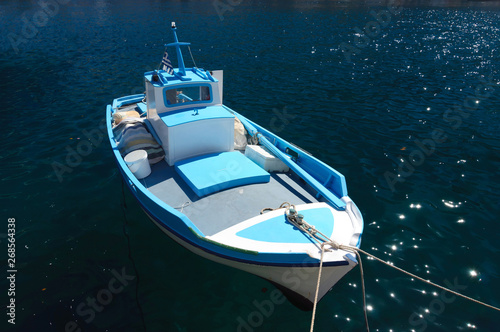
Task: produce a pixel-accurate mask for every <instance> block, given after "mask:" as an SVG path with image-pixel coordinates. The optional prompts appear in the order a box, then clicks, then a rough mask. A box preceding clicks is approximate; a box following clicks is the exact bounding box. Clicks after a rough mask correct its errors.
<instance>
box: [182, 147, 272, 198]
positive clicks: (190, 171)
mask: <svg viewBox="0 0 500 332" xmlns="http://www.w3.org/2000/svg"><path fill="white" fill-rule="evenodd" d="M175 170H176V171H177V173H178V174H179V175H180V176H181V177H182V179H184V181H186V183H187V184H188V185H189V187H190V188H191V189H192V190H193V191H194V192H195V193H196V195H198V197H203V196H207V195H210V194H212V193H214V192H217V191H221V190H224V189H228V188H233V187H238V186H243V185H248V184H254V183H267V182H269V180H270V175H269V173H268V172H266V171H265V170H264V169H262V168H261V167H259V166H258V165H257V164H255V163H254V162H253V161H251V160H250V159H248V158H247V157H245V155H243V154H242V153H241V152H238V151H232V152H221V153H214V154H208V155H204V156H198V157H194V158H190V159H185V160H181V161H179V162H177V163H175Z"/></svg>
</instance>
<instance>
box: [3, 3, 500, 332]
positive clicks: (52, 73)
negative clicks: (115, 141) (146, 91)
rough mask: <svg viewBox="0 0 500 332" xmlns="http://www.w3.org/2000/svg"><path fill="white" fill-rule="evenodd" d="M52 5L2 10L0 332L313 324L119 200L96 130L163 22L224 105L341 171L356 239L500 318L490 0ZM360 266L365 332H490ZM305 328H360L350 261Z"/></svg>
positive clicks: (498, 6)
mask: <svg viewBox="0 0 500 332" xmlns="http://www.w3.org/2000/svg"><path fill="white" fill-rule="evenodd" d="M58 1H59V2H56V1H55V0H42V1H13V0H6V1H2V2H1V3H0V18H1V19H0V26H1V31H2V33H1V37H0V39H1V46H0V47H1V51H0V77H1V80H0V94H1V97H2V98H1V100H2V103H1V105H2V109H1V111H0V117H1V127H2V130H1V131H2V135H1V136H0V140H1V144H0V169H1V173H0V180H1V198H2V200H1V202H2V205H1V212H2V213H1V218H2V221H1V225H2V229H1V230H0V241H1V242H0V243H1V245H0V251H1V262H2V264H1V267H0V269H1V270H2V273H1V275H3V276H5V277H2V280H1V282H0V293H1V294H2V295H1V304H2V306H4V308H5V307H6V306H7V305H8V304H9V303H10V302H9V301H10V299H11V298H14V299H15V325H12V324H10V323H8V319H10V317H9V316H8V315H7V313H9V312H10V309H8V310H6V311H5V312H4V313H3V314H2V317H1V319H0V320H1V323H0V324H1V326H2V327H1V330H2V331H80V330H81V331H245V332H248V331H308V330H309V326H310V318H311V313H308V312H302V311H300V310H298V309H296V308H295V307H293V306H292V305H291V304H289V303H288V302H285V303H280V304H275V303H273V302H271V300H272V295H271V294H272V291H273V289H274V288H273V286H272V285H270V284H269V283H268V282H266V281H264V280H262V279H260V278H258V277H255V276H252V275H249V274H246V273H244V272H241V271H237V270H234V269H231V268H228V267H225V266H221V265H218V264H216V263H213V262H211V261H207V260H204V259H202V258H200V257H198V256H196V255H194V254H192V253H190V252H188V251H187V250H185V249H183V248H182V247H180V246H179V245H177V244H176V243H174V242H173V241H172V240H170V239H169V238H168V237H167V236H165V235H164V234H163V233H161V231H159V230H158V229H157V228H156V226H154V225H153V224H152V223H151V222H150V221H149V219H148V218H147V217H146V215H145V214H144V213H143V212H142V210H141V209H140V208H139V206H138V204H136V203H135V201H134V199H133V197H132V195H131V194H130V193H129V192H128V191H127V190H126V189H125V190H123V187H122V182H121V179H120V176H119V173H118V171H117V168H116V166H115V163H114V161H113V157H112V155H111V149H110V147H109V144H108V142H107V141H106V140H105V139H104V138H103V131H102V130H101V129H99V126H100V123H101V122H102V120H103V118H104V112H105V106H106V104H108V103H110V102H111V101H112V99H113V98H116V97H119V96H124V95H128V94H133V93H141V92H143V79H142V74H143V73H144V72H145V71H148V70H151V69H155V68H157V66H158V64H159V62H160V61H161V57H162V54H163V45H164V44H165V43H166V42H171V41H172V39H171V32H170V30H169V23H170V21H176V22H177V25H178V27H179V31H178V33H179V36H180V39H181V40H183V41H190V42H192V47H191V50H192V53H193V56H194V58H195V61H196V63H197V65H198V67H204V68H207V69H223V70H224V76H225V77H224V83H225V86H224V94H225V103H226V104H227V105H228V106H230V107H232V108H234V109H235V110H237V111H238V112H241V113H242V114H244V115H245V116H247V117H248V118H250V119H252V120H254V121H256V122H258V123H260V124H262V125H264V126H266V127H268V128H269V129H272V130H274V131H275V132H277V133H278V134H279V135H280V136H282V137H283V138H285V139H287V140H289V141H292V142H294V143H295V144H298V145H300V146H301V147H303V148H304V149H306V150H308V151H310V152H311V153H313V154H314V155H315V156H316V157H318V158H320V159H322V160H323V161H325V162H326V163H328V164H329V165H331V166H333V167H334V168H336V169H337V170H339V171H340V172H341V173H343V174H344V175H345V177H346V179H347V185H348V190H349V194H350V196H351V198H352V199H353V200H354V201H355V202H356V203H357V205H358V206H359V208H360V209H361V211H362V213H363V215H364V219H365V231H364V235H363V241H362V248H364V249H365V250H367V251H370V252H372V253H374V254H376V255H378V256H380V257H381V258H382V259H384V260H388V261H390V262H392V263H394V264H395V265H397V266H400V267H402V268H405V269H407V270H409V271H410V272H413V273H416V274H418V275H421V276H423V277H425V278H428V279H430V280H432V281H435V282H437V283H439V284H443V285H447V286H451V287H453V288H454V289H455V290H458V291H460V292H463V293H465V294H467V295H469V296H472V297H474V298H477V299H480V300H481V301H484V302H487V303H490V304H492V305H495V306H500V244H499V233H500V224H499V216H500V203H499V202H500V194H499V178H500V171H499V169H500V139H499V129H500V128H499V123H500V83H499V82H500V51H499V50H500V3H499V2H498V1H487V2H476V1H461V2H460V1H458V2H456V1H444V0H437V1H405V0H400V1H399V2H397V1H396V2H383V1H380V2H377V1H305V0H304V1H300V0H296V1H284V0H282V1H251V0H239V1H236V0H234V1H230V0H220V1H218V0H217V1H130V0H129V1H118V0H109V1H106V0H95V1H90V0H87V1H77V0H58ZM189 58H190V57H189V56H187V59H189ZM188 62H189V61H188ZM189 65H191V64H189ZM9 218H14V219H15V221H14V222H12V223H10V224H14V225H15V231H16V232H15V241H16V242H15V245H16V246H15V266H14V268H15V269H16V270H17V273H15V283H14V284H15V286H14V288H15V295H13V296H9V295H8V292H9V288H10V287H11V286H12V284H11V282H10V281H11V280H8V279H7V278H6V277H7V276H9V275H10V274H11V273H7V270H9V269H11V268H9V266H8V265H7V264H8V262H10V261H8V260H7V259H8V249H7V245H8V243H9V242H8V240H9V238H10V237H9V236H8V235H7V234H8V231H7V229H8V227H9V226H8V224H9V220H12V219H9ZM11 227H12V226H11ZM364 268H365V278H366V288H367V303H368V305H369V312H368V315H369V321H370V326H371V329H372V330H373V331H410V330H412V329H413V330H415V331H424V330H425V331H456V330H460V331H469V330H477V331H498V321H499V320H500V314H499V312H496V311H493V310H491V309H488V308H484V307H481V306H479V305H477V304H473V303H470V302H468V301H466V300H463V299H459V298H456V297H454V296H453V295H449V294H442V292H441V291H440V290H438V289H435V288H433V287H431V286H428V285H426V284H423V283H421V282H420V281H417V280H411V278H409V277H407V276H405V275H403V274H401V273H400V272H398V271H395V270H392V269H390V268H388V267H386V266H383V265H381V264H380V263H378V262H376V261H374V260H366V259H365V260H364ZM96 299H98V300H96ZM93 301H94V302H93ZM315 325H316V329H315V330H316V331H359V330H362V329H363V326H364V320H363V313H362V297H361V287H360V276H359V269H358V268H356V269H355V270H353V271H351V272H350V273H349V274H348V275H347V276H346V277H345V278H344V279H343V280H341V281H340V282H339V283H338V284H337V285H336V286H335V287H334V288H333V290H332V291H331V292H330V293H329V294H328V295H327V296H326V297H325V298H324V299H323V300H322V301H321V302H320V303H319V306H318V312H317V318H316V324H315Z"/></svg>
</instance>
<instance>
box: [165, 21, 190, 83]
mask: <svg viewBox="0 0 500 332" xmlns="http://www.w3.org/2000/svg"><path fill="white" fill-rule="evenodd" d="M171 26H172V32H173V33H174V40H175V43H170V44H167V45H165V46H167V47H168V46H174V47H175V51H176V52H177V62H178V63H177V65H178V67H179V75H180V76H186V67H185V66H184V59H183V57H182V51H181V46H188V45H191V43H184V42H179V39H177V33H176V32H175V31H176V30H177V27H176V25H175V22H172V25H171Z"/></svg>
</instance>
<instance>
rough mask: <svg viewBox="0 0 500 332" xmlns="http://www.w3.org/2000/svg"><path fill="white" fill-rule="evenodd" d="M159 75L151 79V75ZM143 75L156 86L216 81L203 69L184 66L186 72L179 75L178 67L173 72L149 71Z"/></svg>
mask: <svg viewBox="0 0 500 332" xmlns="http://www.w3.org/2000/svg"><path fill="white" fill-rule="evenodd" d="M155 75H156V76H159V78H158V79H153V76H155ZM144 77H145V78H146V79H147V80H148V81H150V82H151V83H152V84H153V85H154V86H156V87H166V86H169V85H173V84H179V83H187V84H192V83H212V82H218V81H217V79H216V78H214V77H212V76H211V75H210V74H208V75H207V74H206V72H205V71H204V70H203V69H200V68H196V67H194V68H186V74H185V75H183V76H181V75H180V73H179V70H178V68H175V69H174V74H173V75H171V74H168V73H167V72H166V71H163V70H159V71H149V72H146V73H144Z"/></svg>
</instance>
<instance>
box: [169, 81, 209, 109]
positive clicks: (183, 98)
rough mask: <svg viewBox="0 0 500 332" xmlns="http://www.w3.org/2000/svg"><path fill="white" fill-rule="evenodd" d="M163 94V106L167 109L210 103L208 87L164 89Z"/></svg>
mask: <svg viewBox="0 0 500 332" xmlns="http://www.w3.org/2000/svg"><path fill="white" fill-rule="evenodd" d="M164 94H165V105H166V106H167V107H172V106H180V105H178V104H183V103H200V102H208V103H209V102H211V101H212V95H211V93H210V86H208V85H196V86H181V87H175V88H171V89H165V90H164Z"/></svg>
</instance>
